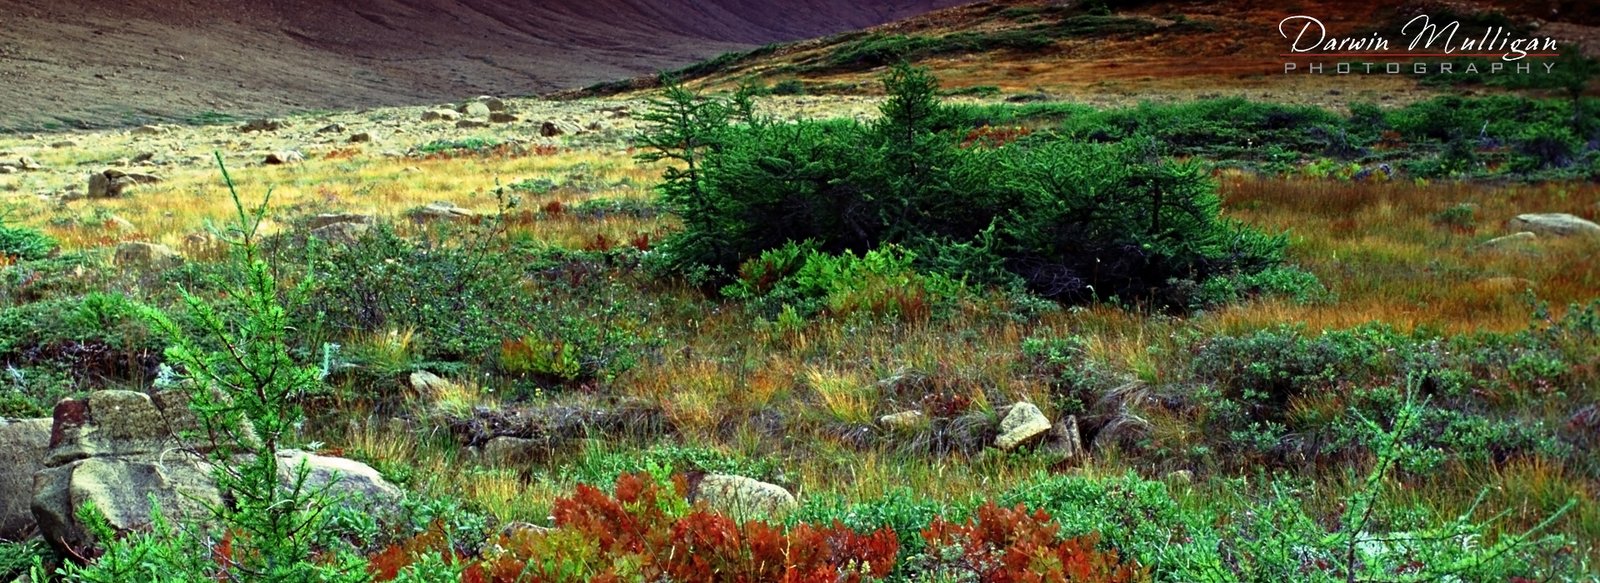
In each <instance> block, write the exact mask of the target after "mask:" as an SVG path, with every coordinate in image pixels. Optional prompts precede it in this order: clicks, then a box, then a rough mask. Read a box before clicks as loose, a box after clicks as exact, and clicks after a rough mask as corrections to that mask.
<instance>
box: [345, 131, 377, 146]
mask: <svg viewBox="0 0 1600 583" xmlns="http://www.w3.org/2000/svg"><path fill="white" fill-rule="evenodd" d="M371 141H372V134H371V133H369V132H361V133H359V134H350V143H352V144H365V143H367V142H371Z"/></svg>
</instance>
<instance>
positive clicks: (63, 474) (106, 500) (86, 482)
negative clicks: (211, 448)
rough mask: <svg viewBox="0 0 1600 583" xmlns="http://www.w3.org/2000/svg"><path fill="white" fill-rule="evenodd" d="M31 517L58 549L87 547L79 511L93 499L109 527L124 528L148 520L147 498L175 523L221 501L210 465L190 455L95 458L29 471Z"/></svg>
mask: <svg viewBox="0 0 1600 583" xmlns="http://www.w3.org/2000/svg"><path fill="white" fill-rule="evenodd" d="M33 487H34V489H33V516H34V519H35V520H37V521H38V525H39V532H40V533H41V534H43V535H44V537H45V540H47V541H49V542H50V543H51V544H53V545H57V546H58V547H61V548H63V549H73V550H78V551H81V550H82V549H86V548H89V547H92V546H93V545H94V543H95V541H94V539H93V537H92V536H91V535H90V534H89V532H88V530H87V529H86V528H85V527H84V525H83V523H82V522H81V521H79V520H78V516H77V513H78V510H79V509H80V508H83V507H84V505H85V504H93V505H94V507H95V508H96V509H97V510H99V511H100V513H101V514H104V515H105V517H106V520H107V521H108V522H110V524H111V527H112V528H113V529H115V530H116V531H118V532H128V531H133V530H137V529H140V528H144V527H146V526H149V525H150V522H151V520H150V509H151V506H150V505H151V499H152V498H154V503H155V504H156V505H157V506H158V507H160V508H161V512H162V514H163V515H164V516H165V517H166V518H168V519H170V520H172V521H174V522H177V523H189V522H194V521H198V520H204V519H206V518H207V517H208V516H209V511H208V510H207V505H208V504H209V505H213V506H214V505H218V504H221V503H222V497H221V496H220V494H219V493H218V492H217V488H216V486H215V485H214V484H213V483H212V479H211V466H210V465H209V464H207V463H205V462H204V461H202V460H200V459H198V458H197V457H195V456H194V455H192V454H188V453H184V452H173V453H171V454H170V455H167V456H139V457H96V458H87V459H80V460H77V461H73V462H69V463H66V464H64V465H60V466H56V467H51V468H46V469H44V470H41V471H40V472H39V473H38V474H35V475H34V486H33Z"/></svg>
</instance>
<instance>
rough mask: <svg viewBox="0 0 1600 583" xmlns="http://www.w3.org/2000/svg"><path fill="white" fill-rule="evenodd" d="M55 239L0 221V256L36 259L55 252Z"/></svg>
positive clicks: (23, 259) (24, 259) (26, 259)
mask: <svg viewBox="0 0 1600 583" xmlns="http://www.w3.org/2000/svg"><path fill="white" fill-rule="evenodd" d="M57 247H58V245H57V244H56V241H55V239H52V238H50V236H49V235H46V234H44V233H40V232H39V231H36V230H33V229H29V228H27V227H9V226H6V224H5V222H4V221H0V258H3V257H14V258H16V259H20V260H22V261H36V260H39V259H44V258H45V257H49V256H50V254H51V253H55V251H56V248H57Z"/></svg>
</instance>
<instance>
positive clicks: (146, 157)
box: [128, 152, 156, 164]
mask: <svg viewBox="0 0 1600 583" xmlns="http://www.w3.org/2000/svg"><path fill="white" fill-rule="evenodd" d="M154 159H156V153H155V152H140V153H138V154H137V155H135V156H134V157H132V158H129V159H128V163H129V164H143V163H145V162H149V161H151V160H154Z"/></svg>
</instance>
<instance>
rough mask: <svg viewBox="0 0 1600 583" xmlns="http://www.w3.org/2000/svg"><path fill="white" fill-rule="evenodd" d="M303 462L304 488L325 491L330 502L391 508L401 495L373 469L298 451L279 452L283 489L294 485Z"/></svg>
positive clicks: (280, 476)
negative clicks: (304, 472)
mask: <svg viewBox="0 0 1600 583" xmlns="http://www.w3.org/2000/svg"><path fill="white" fill-rule="evenodd" d="M302 463H304V464H305V470H306V486H308V487H309V488H310V489H311V490H313V491H317V490H327V492H328V495H329V497H330V499H329V502H330V503H334V504H346V505H354V506H358V507H362V508H368V509H377V508H384V509H392V508H394V506H395V504H397V503H399V501H400V497H401V496H402V495H404V493H403V492H401V491H400V488H397V487H395V485H394V484H390V483H389V481H388V480H385V479H384V478H383V475H382V474H379V473H378V470H375V469H372V466H369V465H367V464H364V463H361V462H358V461H355V460H352V459H345V458H341V457H331V456H324V455H316V454H312V453H307V452H303V451H299V450H284V451H280V452H278V478H279V479H280V480H281V481H282V482H283V484H284V485H285V486H288V485H290V484H292V483H293V480H294V479H295V477H296V476H298V473H299V471H300V466H301V464H302Z"/></svg>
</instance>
